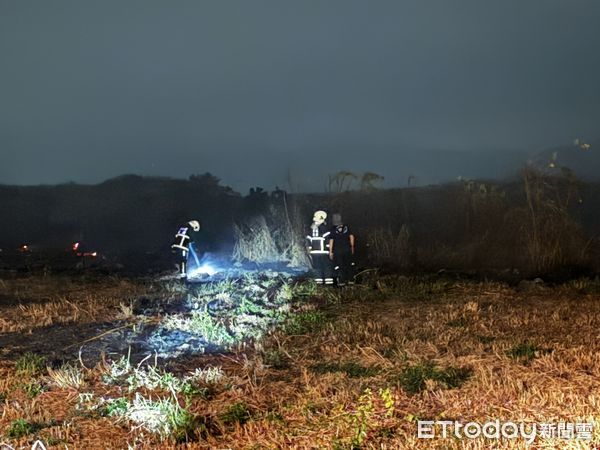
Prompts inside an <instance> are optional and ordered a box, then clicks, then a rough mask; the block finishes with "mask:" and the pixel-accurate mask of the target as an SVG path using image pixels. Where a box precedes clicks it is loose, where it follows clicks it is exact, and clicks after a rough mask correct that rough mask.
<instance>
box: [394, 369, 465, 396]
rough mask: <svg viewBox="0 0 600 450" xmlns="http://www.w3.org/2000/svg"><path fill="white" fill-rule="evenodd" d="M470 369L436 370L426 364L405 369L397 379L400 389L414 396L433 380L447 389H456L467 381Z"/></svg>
mask: <svg viewBox="0 0 600 450" xmlns="http://www.w3.org/2000/svg"><path fill="white" fill-rule="evenodd" d="M471 374H472V369H470V368H466V367H462V368H457V367H448V368H445V369H440V368H436V367H435V366H434V365H433V364H432V363H430V362H427V363H424V364H418V365H414V366H408V367H405V368H404V369H403V370H402V372H400V374H399V376H398V377H397V381H398V382H399V383H400V385H401V386H402V388H403V389H404V390H405V391H406V392H408V393H411V394H416V393H418V392H421V391H422V390H424V389H425V382H426V381H427V380H434V381H437V382H439V383H441V384H443V385H445V386H446V388H448V389H452V388H457V387H460V386H462V384H463V383H464V382H465V381H467V380H468V379H469V377H470V376H471Z"/></svg>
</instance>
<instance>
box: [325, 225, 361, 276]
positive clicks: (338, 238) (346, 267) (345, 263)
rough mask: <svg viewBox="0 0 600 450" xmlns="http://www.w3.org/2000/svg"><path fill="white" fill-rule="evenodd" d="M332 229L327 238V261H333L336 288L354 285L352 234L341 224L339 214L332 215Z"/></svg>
mask: <svg viewBox="0 0 600 450" xmlns="http://www.w3.org/2000/svg"><path fill="white" fill-rule="evenodd" d="M331 222H332V224H333V227H332V228H331V235H330V236H329V259H330V260H331V261H333V273H334V276H335V279H336V283H337V285H338V286H344V285H345V284H346V283H348V284H354V275H355V274H354V268H355V264H354V241H355V239H354V234H352V231H350V227H348V225H345V224H344V223H343V222H342V216H341V215H340V214H333V216H332V220H331Z"/></svg>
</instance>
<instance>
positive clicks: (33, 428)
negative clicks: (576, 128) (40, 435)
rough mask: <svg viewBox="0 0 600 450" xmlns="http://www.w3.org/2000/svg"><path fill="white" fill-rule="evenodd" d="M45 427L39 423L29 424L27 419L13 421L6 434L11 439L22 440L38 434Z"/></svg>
mask: <svg viewBox="0 0 600 450" xmlns="http://www.w3.org/2000/svg"><path fill="white" fill-rule="evenodd" d="M42 428H44V425H43V424H41V423H38V422H29V421H27V420H25V419H17V420H13V421H12V422H11V423H10V425H9V426H8V428H7V430H6V432H5V434H6V437H8V438H11V439H20V438H22V437H24V436H28V435H30V434H33V433H37V432H38V431H40V430H41V429H42Z"/></svg>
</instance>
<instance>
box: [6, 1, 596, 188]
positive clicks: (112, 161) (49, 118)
mask: <svg viewBox="0 0 600 450" xmlns="http://www.w3.org/2000/svg"><path fill="white" fill-rule="evenodd" d="M0 64H1V66H0V183H5V184H9V183H10V184H13V183H14V184H40V183H59V182H66V181H76V182H84V183H96V182H100V181H102V180H104V179H107V178H110V177H113V176H117V175H121V174H124V173H137V174H142V175H164V176H174V177H187V176H189V175H190V174H192V173H204V172H206V171H210V172H212V173H214V174H215V175H217V176H219V177H220V178H222V179H223V182H224V183H225V184H228V185H231V186H233V187H234V188H236V189H239V190H242V191H244V190H247V188H248V187H249V186H253V185H259V186H264V187H266V188H272V187H273V186H274V185H275V184H279V185H280V186H282V187H286V179H287V178H288V177H287V174H288V173H289V174H291V179H292V184H293V185H294V186H293V187H294V188H297V189H304V190H320V189H323V187H324V185H325V179H326V174H328V173H334V172H337V171H338V170H340V169H350V170H355V171H366V170H370V171H374V172H377V173H380V174H382V175H384V176H385V177H386V180H387V182H388V184H389V185H394V184H401V183H403V180H405V178H406V177H407V175H408V174H413V173H414V174H416V175H417V177H420V178H421V180H422V181H423V182H427V181H436V180H439V179H443V178H445V177H454V176H458V175H463V173H459V172H461V170H462V167H460V165H459V166H458V167H457V166H452V164H449V163H448V162H447V161H445V159H444V155H455V154H457V152H458V151H463V150H464V151H468V152H471V153H465V155H478V157H473V158H472V159H471V158H468V157H465V160H464V171H465V173H469V174H474V175H477V174H478V172H480V173H481V174H482V175H484V176H489V175H498V176H502V175H503V173H502V171H503V170H504V169H505V168H506V167H509V166H510V161H513V160H514V159H515V158H516V156H515V155H516V154H520V153H518V152H524V153H527V152H532V151H539V150H542V149H544V148H546V147H552V146H556V145H565V144H568V143H570V142H572V141H573V139H574V138H576V137H582V136H583V137H586V138H594V139H595V138H597V137H598V136H599V133H598V124H599V123H600V109H599V106H600V73H599V70H600V1H598V0H528V1H526V0H497V1H491V0H469V1H466V0H411V1H404V0H394V1H379V0H374V1H364V0H363V1H351V0H327V1H317V0H306V1H284V0H273V1H256V0H252V1H249V0H237V1H233V0H232V1H219V0H214V1H210V2H209V1H202V0H194V1H181V0H180V1H155V0H143V1H130V0H118V1H108V0H97V1H85V0H75V1H63V0H52V1H46V0H40V1H29V0H0ZM486 162H487V163H488V164H486ZM436 164H437V165H436ZM461 164H462V162H461ZM505 166H506V167H505ZM507 170H508V169H507Z"/></svg>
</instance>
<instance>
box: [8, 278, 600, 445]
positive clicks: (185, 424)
mask: <svg viewBox="0 0 600 450" xmlns="http://www.w3.org/2000/svg"><path fill="white" fill-rule="evenodd" d="M223 283H226V282H223ZM229 286H233V285H232V284H231V283H230V284H229ZM186 289H187V288H186V286H185V285H183V284H176V283H173V282H169V283H167V282H160V281H156V280H149V279H138V280H136V279H118V278H110V279H103V280H102V279H87V280H86V279H71V278H66V277H65V278H60V277H45V278H43V277H34V278H21V279H5V280H3V281H0V300H1V302H0V352H1V355H2V358H1V364H0V375H1V376H0V443H5V444H9V445H11V446H12V447H14V448H30V447H31V445H32V443H33V442H34V441H35V440H36V439H40V440H41V441H42V442H43V443H44V444H45V446H46V447H47V448H57V449H58V448H61V449H64V448H68V449H96V448H98V449H104V448H111V449H112V448H114V449H122V448H124V449H126V448H136V449H144V448H161V449H170V448H182V449H184V448H185V449H192V448H298V449H300V448H302V449H303V448H338V449H352V448H385V449H430V448H437V449H462V448H467V449H488V448H536V449H537V448H540V449H541V448H548V449H550V448H565V449H589V448H594V446H595V445H599V444H600V344H599V340H598V338H599V335H600V283H599V282H598V281H597V280H588V279H582V280H576V281H572V282H569V283H567V284H563V285H555V286H548V285H544V284H543V283H534V282H525V283H521V284H520V285H519V286H516V287H514V286H508V285H506V284H503V283H497V282H483V281H469V280H460V279H452V280H451V279H446V278H439V277H427V278H406V277H400V276H377V275H376V274H371V275H370V276H368V277H366V278H365V279H364V280H363V283H362V284H361V285H357V286H355V287H352V288H348V289H344V290H335V289H331V290H329V289H327V290H319V289H316V288H315V286H311V285H310V284H309V283H308V282H296V281H294V282H286V284H284V285H283V287H282V286H280V290H285V295H283V296H282V298H285V299H287V302H288V303H289V305H290V311H289V313H287V315H285V320H283V321H281V324H280V325H278V326H277V327H275V328H274V329H270V330H269V331H268V332H266V333H265V334H264V335H263V336H262V337H261V338H260V339H257V338H253V339H248V341H247V342H237V343H234V344H231V345H229V347H228V349H227V351H224V350H223V351H218V352H216V353H208V352H207V353H205V354H199V355H180V356H178V357H175V358H171V359H167V360H162V359H161V360H158V359H155V358H154V357H153V356H152V355H149V358H147V359H146V360H144V361H138V360H136V361H135V362H134V361H133V359H131V360H129V359H128V355H127V354H126V353H125V354H124V355H123V358H121V359H118V358H116V357H114V355H113V356H112V357H111V356H110V355H101V354H99V355H98V358H97V361H95V362H94V363H90V362H89V360H88V361H83V360H81V358H79V357H78V353H79V349H80V348H81V347H82V346H83V345H85V343H86V342H88V343H91V342H94V339H95V338H97V337H98V335H99V334H104V333H106V335H107V336H108V335H110V333H111V330H112V329H116V328H119V327H126V326H132V327H133V326H134V324H135V323H136V321H137V322H139V321H141V320H142V317H141V316H140V315H139V313H136V312H135V305H136V304H137V303H138V302H140V301H142V300H144V299H149V298H150V299H153V301H155V302H165V303H168V302H170V301H172V300H173V299H174V298H176V297H178V296H185V295H186ZM211 289H214V288H211ZM206 292H208V291H206ZM210 292H213V291H210ZM215 292H216V291H215ZM211 295H212V294H211ZM214 295H215V296H216V295H219V296H220V298H224V297H226V296H227V292H226V289H222V290H220V291H219V292H217V293H215V294H214ZM244 308H246V311H254V313H255V314H256V316H257V317H264V316H267V314H265V313H264V311H261V310H259V309H258V308H255V309H253V308H252V305H245V306H244ZM248 314H249V313H247V314H246V315H248ZM282 317H283V316H282ZM165 319H166V318H165V317H164V316H156V317H146V318H145V319H144V320H146V321H148V320H154V321H159V320H165ZM182 320H183V319H182ZM234 322H235V321H234ZM203 323H204V322H203ZM221 325H222V326H223V327H225V328H223V330H225V329H228V328H227V327H231V326H232V325H231V323H229V322H223V323H221ZM203 326H206V324H205V323H204V325H203ZM204 329H205V328H204ZM219 330H221V328H220V329H219ZM209 331H214V329H212V328H211V329H210V330H209ZM221 331H222V330H221ZM221 331H219V332H221ZM215 336H217V334H215ZM495 419H498V420H500V421H512V422H516V423H520V422H526V423H528V424H530V425H531V424H536V423H553V424H558V423H559V422H567V423H579V422H581V423H593V425H594V428H593V430H592V432H591V439H589V440H583V439H579V440H577V439H574V440H567V439H562V438H556V439H552V438H545V437H540V436H538V437H537V438H536V440H535V441H534V442H533V444H532V445H530V446H529V447H527V446H526V443H525V440H524V439H523V438H521V437H519V438H516V439H502V440H492V439H486V438H483V437H481V438H478V439H468V438H464V437H463V438H462V439H458V438H456V437H451V436H449V437H448V438H446V439H443V438H441V437H440V436H439V434H438V436H437V437H436V438H435V439H427V440H424V439H418V438H417V422H418V421H419V420H450V421H459V422H461V423H463V424H466V423H467V422H470V421H475V422H478V423H481V424H483V423H485V422H487V421H490V420H495Z"/></svg>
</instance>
